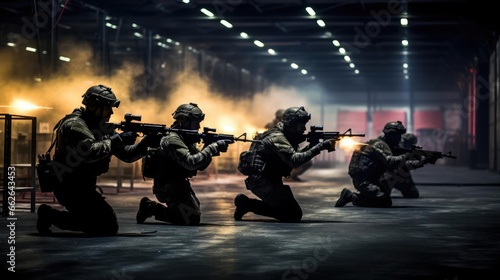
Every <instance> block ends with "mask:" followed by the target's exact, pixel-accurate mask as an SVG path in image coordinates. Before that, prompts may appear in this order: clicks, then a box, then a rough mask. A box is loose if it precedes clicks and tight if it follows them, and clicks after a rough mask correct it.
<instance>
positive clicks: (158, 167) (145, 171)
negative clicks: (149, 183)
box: [141, 148, 167, 178]
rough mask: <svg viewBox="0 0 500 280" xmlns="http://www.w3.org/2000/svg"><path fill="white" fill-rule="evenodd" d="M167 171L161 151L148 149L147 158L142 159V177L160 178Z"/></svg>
mask: <svg viewBox="0 0 500 280" xmlns="http://www.w3.org/2000/svg"><path fill="white" fill-rule="evenodd" d="M166 170H167V167H166V163H165V159H164V157H163V156H162V152H161V150H160V149H157V148H148V152H147V154H146V156H145V157H143V158H142V167H141V173H142V176H143V177H146V178H159V177H162V176H164V175H165V174H164V173H165V171H166Z"/></svg>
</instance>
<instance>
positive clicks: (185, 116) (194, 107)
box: [172, 102, 205, 122]
mask: <svg viewBox="0 0 500 280" xmlns="http://www.w3.org/2000/svg"><path fill="white" fill-rule="evenodd" d="M172 116H174V119H175V120H178V121H184V120H195V121H200V122H201V121H203V120H204V119H205V114H203V112H202V111H201V109H200V108H199V107H198V104H196V103H192V102H191V103H189V104H182V105H180V106H179V107H177V110H175V112H173V113H172Z"/></svg>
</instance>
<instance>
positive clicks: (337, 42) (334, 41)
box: [332, 40, 340, 47]
mask: <svg viewBox="0 0 500 280" xmlns="http://www.w3.org/2000/svg"><path fill="white" fill-rule="evenodd" d="M332 44H333V45H334V46H335V47H338V46H340V42H339V40H333V41H332Z"/></svg>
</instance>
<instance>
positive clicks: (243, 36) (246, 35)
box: [240, 32, 248, 38]
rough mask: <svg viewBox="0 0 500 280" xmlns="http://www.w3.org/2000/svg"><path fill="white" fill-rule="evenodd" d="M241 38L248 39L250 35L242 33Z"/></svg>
mask: <svg viewBox="0 0 500 280" xmlns="http://www.w3.org/2000/svg"><path fill="white" fill-rule="evenodd" d="M240 36H241V37H242V38H248V34H246V33H245V32H241V33H240Z"/></svg>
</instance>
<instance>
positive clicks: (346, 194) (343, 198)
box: [335, 188, 352, 207]
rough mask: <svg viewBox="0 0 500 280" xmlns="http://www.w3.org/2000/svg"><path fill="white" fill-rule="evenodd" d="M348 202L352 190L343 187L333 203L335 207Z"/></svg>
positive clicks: (350, 200)
mask: <svg viewBox="0 0 500 280" xmlns="http://www.w3.org/2000/svg"><path fill="white" fill-rule="evenodd" d="M349 202H352V192H351V191H350V190H348V189H346V188H344V189H343V190H342V192H341V193H340V197H339V199H338V200H337V202H336V203H335V207H344V206H345V205H346V204H347V203H349Z"/></svg>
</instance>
